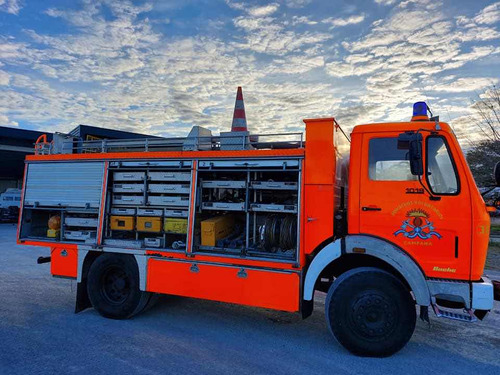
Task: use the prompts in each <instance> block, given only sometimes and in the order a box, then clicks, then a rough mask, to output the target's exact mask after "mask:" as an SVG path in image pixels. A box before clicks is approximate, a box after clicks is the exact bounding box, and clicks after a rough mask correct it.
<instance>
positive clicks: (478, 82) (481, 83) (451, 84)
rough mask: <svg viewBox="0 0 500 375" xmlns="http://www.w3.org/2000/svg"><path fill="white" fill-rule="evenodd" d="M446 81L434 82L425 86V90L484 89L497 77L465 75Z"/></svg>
mask: <svg viewBox="0 0 500 375" xmlns="http://www.w3.org/2000/svg"><path fill="white" fill-rule="evenodd" d="M446 81H447V82H439V83H436V84H434V85H432V86H426V87H425V90H426V91H436V92H449V93H450V92H452V93H462V92H473V91H478V90H484V89H486V88H488V87H491V86H493V85H494V84H496V83H498V78H487V77H466V78H458V79H456V80H454V79H453V80H451V81H449V80H446Z"/></svg>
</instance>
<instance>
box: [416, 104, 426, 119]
mask: <svg viewBox="0 0 500 375" xmlns="http://www.w3.org/2000/svg"><path fill="white" fill-rule="evenodd" d="M413 116H427V104H426V103H425V102H416V103H415V104H413Z"/></svg>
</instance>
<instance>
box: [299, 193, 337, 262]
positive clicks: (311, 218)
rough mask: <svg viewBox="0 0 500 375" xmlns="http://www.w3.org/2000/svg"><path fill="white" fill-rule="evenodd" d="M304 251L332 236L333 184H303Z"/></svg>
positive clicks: (306, 251)
mask: <svg viewBox="0 0 500 375" xmlns="http://www.w3.org/2000/svg"><path fill="white" fill-rule="evenodd" d="M305 199H306V202H305V213H304V215H305V220H304V236H305V238H304V240H305V244H304V253H306V254H310V253H312V252H313V251H314V249H316V247H317V246H318V245H320V244H321V243H322V242H324V241H325V240H327V239H329V238H332V237H333V209H334V207H333V202H334V190H333V185H306V186H305Z"/></svg>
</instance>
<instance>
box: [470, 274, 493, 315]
mask: <svg viewBox="0 0 500 375" xmlns="http://www.w3.org/2000/svg"><path fill="white" fill-rule="evenodd" d="M471 287H472V308H473V309H474V310H491V309H492V308H493V283H492V282H491V280H490V279H488V278H487V277H484V276H483V277H482V280H481V281H477V282H473V283H472V286H471Z"/></svg>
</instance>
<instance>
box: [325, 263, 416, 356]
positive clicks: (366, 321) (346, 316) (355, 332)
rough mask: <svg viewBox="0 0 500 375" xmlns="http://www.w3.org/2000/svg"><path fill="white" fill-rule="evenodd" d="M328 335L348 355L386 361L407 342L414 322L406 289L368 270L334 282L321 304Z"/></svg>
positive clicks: (381, 273)
mask: <svg viewBox="0 0 500 375" xmlns="http://www.w3.org/2000/svg"><path fill="white" fill-rule="evenodd" d="M325 305H326V306H325V307H326V320H327V323H328V327H329V328H330V331H331V332H332V334H333V335H334V336H335V338H336V339H337V340H338V341H339V343H340V344H341V345H342V346H344V347H345V348H346V349H347V350H349V351H350V352H351V353H353V354H356V355H359V356H369V357H387V356H390V355H392V354H394V353H396V352H398V351H399V350H401V349H402V348H403V347H404V346H405V345H406V343H407V342H408V341H409V340H410V338H411V336H412V335H413V331H414V330H415V323H416V319H417V314H416V309H415V302H414V301H413V298H412V297H411V295H410V292H409V290H408V289H407V288H406V286H405V285H404V284H403V283H402V282H401V281H400V280H399V279H398V278H396V277H395V276H393V275H391V274H390V273H388V272H386V271H383V270H380V269H377V268H371V267H362V268H356V269H353V270H350V271H348V272H346V273H344V274H342V275H341V276H340V277H339V278H337V279H336V280H335V281H334V283H333V284H332V286H331V287H330V290H329V291H328V296H327V299H326V302H325Z"/></svg>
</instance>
